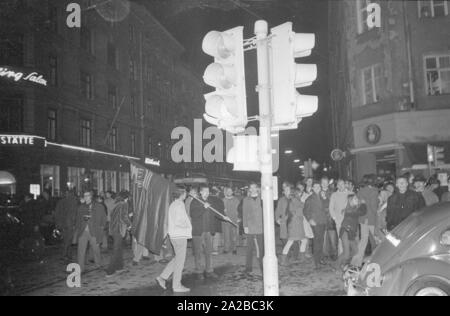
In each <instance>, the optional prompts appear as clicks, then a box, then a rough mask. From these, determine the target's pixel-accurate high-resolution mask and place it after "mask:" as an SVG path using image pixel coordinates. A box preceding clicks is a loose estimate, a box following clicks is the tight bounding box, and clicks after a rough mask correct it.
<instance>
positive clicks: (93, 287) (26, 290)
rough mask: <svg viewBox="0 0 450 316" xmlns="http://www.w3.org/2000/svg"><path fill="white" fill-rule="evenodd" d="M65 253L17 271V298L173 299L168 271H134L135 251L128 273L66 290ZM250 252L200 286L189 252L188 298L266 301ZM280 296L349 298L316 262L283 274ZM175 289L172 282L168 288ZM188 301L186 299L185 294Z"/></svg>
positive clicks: (150, 267)
mask: <svg viewBox="0 0 450 316" xmlns="http://www.w3.org/2000/svg"><path fill="white" fill-rule="evenodd" d="M59 253H60V252H59V249H56V248H52V249H49V250H48V253H47V254H46V259H45V260H42V261H40V262H29V263H26V264H21V265H16V266H15V267H14V270H13V278H14V280H15V285H16V289H15V290H16V293H15V294H17V295H30V296H47V295H50V296H71V295H75V296H173V295H177V294H174V293H173V292H172V290H171V289H170V288H169V289H168V290H166V291H164V290H163V289H161V288H160V287H159V286H158V285H157V284H156V282H155V278H156V277H157V276H158V275H159V273H161V272H162V270H163V269H164V265H163V264H160V263H157V262H152V261H142V262H141V263H140V264H139V265H138V266H132V265H131V258H132V254H131V250H130V249H127V250H126V258H127V259H126V266H127V270H126V271H125V272H124V273H121V274H119V275H115V276H114V277H112V278H106V273H105V272H104V271H103V270H102V269H94V268H93V266H92V265H88V273H86V274H84V275H83V276H82V286H81V288H69V287H67V285H66V278H67V276H68V275H69V274H68V273H67V272H66V262H63V261H62V260H60V258H59ZM103 257H104V258H103V264H104V265H106V264H107V263H108V254H104V256H103ZM244 262H245V248H244V247H240V248H239V252H238V255H237V256H236V255H231V254H227V255H225V254H222V255H219V256H214V258H213V263H214V266H215V272H216V274H217V275H218V278H217V279H206V280H201V281H200V280H197V279H196V277H195V275H194V273H193V272H194V260H193V257H192V249H188V258H187V260H186V265H185V270H184V274H183V284H184V285H185V286H187V287H189V288H191V289H192V291H191V293H188V294H187V295H188V296H261V295H263V279H262V273H261V271H260V270H259V268H258V267H257V264H256V260H254V264H255V267H254V272H253V273H252V274H246V273H245V272H244V270H245V267H244ZM279 283H280V295H283V296H300V295H302V296H339V295H344V294H345V293H344V289H343V281H342V277H341V275H340V274H337V273H336V272H335V271H334V270H333V269H331V268H324V269H323V270H321V271H318V272H317V271H315V270H314V265H313V263H312V261H311V260H308V261H306V262H302V263H295V264H293V263H292V264H290V266H289V267H280V268H279ZM168 286H169V287H170V282H168ZM183 296H186V294H183Z"/></svg>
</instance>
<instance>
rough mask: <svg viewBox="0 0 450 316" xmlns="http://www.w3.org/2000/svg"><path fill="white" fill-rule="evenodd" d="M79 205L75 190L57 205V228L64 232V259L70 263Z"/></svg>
mask: <svg viewBox="0 0 450 316" xmlns="http://www.w3.org/2000/svg"><path fill="white" fill-rule="evenodd" d="M78 204H79V201H78V198H77V197H76V196H75V193H74V192H73V190H70V191H68V192H67V195H66V197H65V198H64V199H62V200H60V201H59V202H58V204H56V214H55V219H56V228H57V229H59V230H61V231H62V234H63V243H64V244H63V257H64V258H65V259H67V260H69V261H70V260H72V253H71V251H70V247H71V246H72V241H73V237H74V234H75V224H76V219H77V210H78Z"/></svg>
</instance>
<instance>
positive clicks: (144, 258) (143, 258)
mask: <svg viewBox="0 0 450 316" xmlns="http://www.w3.org/2000/svg"><path fill="white" fill-rule="evenodd" d="M142 260H145V261H150V260H151V259H150V257H142Z"/></svg>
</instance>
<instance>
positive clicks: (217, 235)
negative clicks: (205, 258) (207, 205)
mask: <svg viewBox="0 0 450 316" xmlns="http://www.w3.org/2000/svg"><path fill="white" fill-rule="evenodd" d="M219 194H220V191H219V189H218V188H217V187H214V188H213V189H212V194H211V196H210V200H211V206H212V207H213V208H214V209H215V210H216V211H219V212H220V213H221V214H224V212H225V205H224V203H223V198H220V196H219ZM213 222H214V231H213V232H212V234H213V251H212V254H213V255H214V256H217V255H218V254H219V252H220V251H219V248H220V246H221V245H222V244H223V234H222V224H223V222H222V221H220V220H219V219H218V218H217V217H214V218H213ZM227 225H229V224H227Z"/></svg>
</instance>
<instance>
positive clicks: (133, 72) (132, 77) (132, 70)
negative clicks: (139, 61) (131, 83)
mask: <svg viewBox="0 0 450 316" xmlns="http://www.w3.org/2000/svg"><path fill="white" fill-rule="evenodd" d="M130 80H137V70H136V62H135V60H134V59H133V57H131V58H130Z"/></svg>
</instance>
